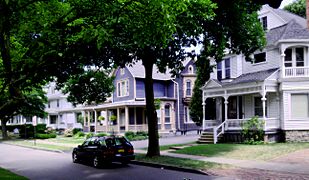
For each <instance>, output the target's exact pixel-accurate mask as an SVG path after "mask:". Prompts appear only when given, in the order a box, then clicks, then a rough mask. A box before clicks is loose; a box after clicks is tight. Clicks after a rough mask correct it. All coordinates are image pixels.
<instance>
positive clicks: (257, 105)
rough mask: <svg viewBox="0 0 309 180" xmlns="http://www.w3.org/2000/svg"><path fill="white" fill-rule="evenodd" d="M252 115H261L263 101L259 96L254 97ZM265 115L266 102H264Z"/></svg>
mask: <svg viewBox="0 0 309 180" xmlns="http://www.w3.org/2000/svg"><path fill="white" fill-rule="evenodd" d="M254 115H255V116H259V117H263V103H262V99H261V97H254ZM265 116H267V103H265Z"/></svg>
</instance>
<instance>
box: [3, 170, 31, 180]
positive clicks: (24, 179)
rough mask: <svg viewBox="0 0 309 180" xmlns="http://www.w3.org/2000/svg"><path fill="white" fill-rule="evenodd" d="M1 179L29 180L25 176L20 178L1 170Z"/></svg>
mask: <svg viewBox="0 0 309 180" xmlns="http://www.w3.org/2000/svg"><path fill="white" fill-rule="evenodd" d="M0 179H18V180H19V179H20V180H26V179H27V178H25V177H23V176H19V175H17V174H14V173H12V172H11V171H8V170H6V169H3V168H0Z"/></svg>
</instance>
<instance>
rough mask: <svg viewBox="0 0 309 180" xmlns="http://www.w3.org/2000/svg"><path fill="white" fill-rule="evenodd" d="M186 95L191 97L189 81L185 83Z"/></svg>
mask: <svg viewBox="0 0 309 180" xmlns="http://www.w3.org/2000/svg"><path fill="white" fill-rule="evenodd" d="M186 95H187V96H191V80H187V82H186Z"/></svg>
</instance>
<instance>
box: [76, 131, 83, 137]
mask: <svg viewBox="0 0 309 180" xmlns="http://www.w3.org/2000/svg"><path fill="white" fill-rule="evenodd" d="M84 136H85V133H84V132H82V131H79V132H77V133H76V134H75V135H74V137H75V138H81V137H84Z"/></svg>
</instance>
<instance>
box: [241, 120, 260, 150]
mask: <svg viewBox="0 0 309 180" xmlns="http://www.w3.org/2000/svg"><path fill="white" fill-rule="evenodd" d="M263 126H264V121H261V120H259V118H258V117H257V116H254V117H252V118H251V119H250V120H248V121H246V122H244V123H243V125H242V127H241V128H242V131H241V133H242V137H243V138H244V143H246V144H261V143H263V139H264V130H263Z"/></svg>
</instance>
